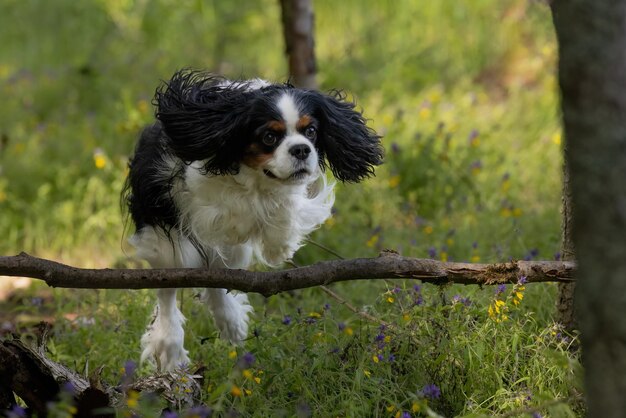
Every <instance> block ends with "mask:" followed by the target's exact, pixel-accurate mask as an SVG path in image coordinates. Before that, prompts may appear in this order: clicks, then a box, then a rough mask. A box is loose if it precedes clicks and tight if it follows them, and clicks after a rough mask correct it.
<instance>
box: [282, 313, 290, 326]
mask: <svg viewBox="0 0 626 418" xmlns="http://www.w3.org/2000/svg"><path fill="white" fill-rule="evenodd" d="M289 324H291V317H290V316H289V315H285V317H284V318H283V325H289Z"/></svg>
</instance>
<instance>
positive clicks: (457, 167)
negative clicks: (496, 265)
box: [0, 0, 561, 267]
mask: <svg viewBox="0 0 626 418" xmlns="http://www.w3.org/2000/svg"><path fill="white" fill-rule="evenodd" d="M315 12H316V27H315V38H316V53H317V59H318V67H319V73H318V81H319V84H320V86H321V87H320V88H321V89H322V90H324V89H331V88H340V89H345V90H346V91H348V92H350V93H351V94H352V95H353V96H354V97H355V98H356V100H357V102H358V104H359V105H360V106H361V107H363V108H364V110H365V114H366V116H367V117H368V118H369V119H370V120H371V123H370V125H371V126H372V128H374V129H376V130H377V131H378V132H380V133H381V134H383V135H384V145H385V148H386V151H387V158H386V164H385V166H384V167H382V168H381V169H380V170H378V174H377V178H376V179H375V180H372V181H369V182H367V183H365V184H363V185H359V186H349V187H341V188H340V190H339V192H338V196H339V197H338V199H337V207H336V209H337V210H336V215H335V218H334V221H331V223H332V224H331V225H328V227H327V228H323V229H322V230H321V231H320V232H319V233H318V234H317V235H316V237H315V239H317V240H319V241H321V242H323V243H325V244H327V245H329V246H331V247H333V248H334V249H336V250H337V251H340V252H341V253H342V254H344V255H346V256H355V255H361V256H366V255H373V254H375V253H377V251H379V250H380V249H381V248H393V249H397V250H399V251H400V252H402V253H403V254H406V255H414V256H420V257H425V256H429V255H431V256H432V255H433V254H436V255H435V256H436V257H437V258H442V257H443V258H448V259H450V260H452V259H454V260H470V259H471V258H472V257H476V258H475V259H477V258H480V260H481V261H485V262H492V261H499V260H507V259H509V258H511V257H513V258H520V259H521V258H524V257H536V256H538V255H541V257H542V258H544V259H546V258H547V259H551V258H552V257H553V255H554V253H555V252H557V251H558V248H559V222H560V220H559V214H558V206H559V201H560V197H559V196H560V185H559V183H560V166H561V161H560V158H561V157H560V133H559V132H560V130H559V126H558V124H557V122H558V120H557V116H556V115H557V113H556V104H557V101H556V99H557V96H556V85H555V78H554V65H555V54H556V45H555V40H554V35H553V31H552V28H551V23H550V17H549V10H548V9H547V8H546V7H544V6H542V5H540V4H534V3H533V2H528V1H520V0H515V1H485V0H481V1H476V2H472V3H471V4H466V5H464V4H459V3H458V2H454V1H438V2H428V3H424V2H419V1H401V2H396V1H393V2H392V1H380V2H379V1H376V2H371V3H367V2H366V3H363V2H360V1H345V2H341V3H334V2H324V1H318V2H316V3H315ZM0 27H2V29H1V31H2V39H3V40H4V41H3V47H2V48H1V49H0V80H1V83H2V84H1V85H0V88H1V94H2V97H3V100H2V103H1V104H0V106H2V111H1V112H0V136H1V138H2V147H1V148H0V153H1V154H0V158H1V160H0V162H1V171H0V176H1V177H0V205H2V206H1V210H2V217H1V218H0V233H1V235H2V236H3V237H4V239H3V240H2V242H0V252H2V253H3V254H11V253H15V252H17V251H19V250H25V251H28V252H31V253H35V254H38V255H42V256H51V257H55V258H60V259H62V260H65V261H68V262H74V263H78V264H80V265H85V266H100V267H103V266H110V265H111V263H112V261H114V260H115V259H116V258H118V257H120V256H121V255H122V252H121V251H120V243H121V242H122V231H123V230H124V228H123V217H122V216H121V214H120V210H119V192H120V189H121V186H122V183H123V181H124V178H125V170H126V164H127V160H128V157H129V155H130V154H131V153H132V150H133V146H134V142H135V141H136V138H137V135H138V132H139V131H140V130H141V128H142V127H143V126H144V125H145V124H147V123H149V122H150V121H151V120H153V108H152V106H151V99H152V95H153V93H154V89H155V87H156V86H157V85H158V83H159V82H160V80H165V79H168V78H169V77H170V76H171V74H172V73H173V72H174V71H175V70H176V69H180V68H182V67H192V68H205V69H208V70H211V71H215V72H217V73H220V74H224V75H226V76H228V77H231V78H241V77H243V78H245V77H257V76H259V77H263V78H266V79H269V80H275V81H279V82H280V81H285V80H286V79H287V78H288V74H287V69H286V59H285V57H284V46H283V39H282V32H281V27H280V9H279V7H278V4H277V2H275V1H273V0H258V1H252V2H243V3H239V2H223V1H217V0H216V1H193V2H185V3H184V4H180V3H179V2H173V1H167V0H163V1H148V0H138V1H126V0H119V1H118V0H106V1H105V0H102V1H85V2H75V1H65V0H57V1H54V2H44V1H11V0H9V1H5V2H3V13H2V14H1V16H0ZM304 252H305V253H306V254H303V255H302V257H303V258H305V259H306V261H307V262H309V261H312V260H314V259H318V258H320V257H323V256H324V254H317V253H316V254H309V253H308V250H304Z"/></svg>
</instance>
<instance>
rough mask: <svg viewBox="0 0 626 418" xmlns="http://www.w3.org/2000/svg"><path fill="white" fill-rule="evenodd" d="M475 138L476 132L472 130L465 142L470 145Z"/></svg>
mask: <svg viewBox="0 0 626 418" xmlns="http://www.w3.org/2000/svg"><path fill="white" fill-rule="evenodd" d="M477 136H478V130H477V129H472V131H471V132H470V133H469V136H468V137H467V140H468V141H469V142H470V143H471V142H472V140H473V139H474V138H476V137H477Z"/></svg>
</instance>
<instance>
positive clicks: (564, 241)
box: [556, 144, 577, 331]
mask: <svg viewBox="0 0 626 418" xmlns="http://www.w3.org/2000/svg"><path fill="white" fill-rule="evenodd" d="M566 146H567V144H566ZM569 170H570V168H569V161H568V154H567V152H566V151H564V163H563V198H562V202H563V217H562V221H561V222H562V223H561V259H562V260H563V261H574V260H575V253H574V241H573V239H572V226H573V224H574V220H573V218H572V192H571V186H570V180H569V179H570V174H569ZM575 291H576V284H575V283H559V299H558V301H557V306H556V307H557V321H558V322H559V323H560V324H561V325H563V327H565V329H567V330H570V331H571V330H573V329H575V328H577V324H576V320H575V313H574V307H575V304H574V293H575Z"/></svg>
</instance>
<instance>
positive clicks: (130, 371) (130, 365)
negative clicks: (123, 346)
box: [124, 360, 137, 377]
mask: <svg viewBox="0 0 626 418" xmlns="http://www.w3.org/2000/svg"><path fill="white" fill-rule="evenodd" d="M136 370H137V363H135V362H134V361H132V360H127V361H126V363H124V375H125V376H127V377H131V376H132V375H134V374H135V371H136Z"/></svg>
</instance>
